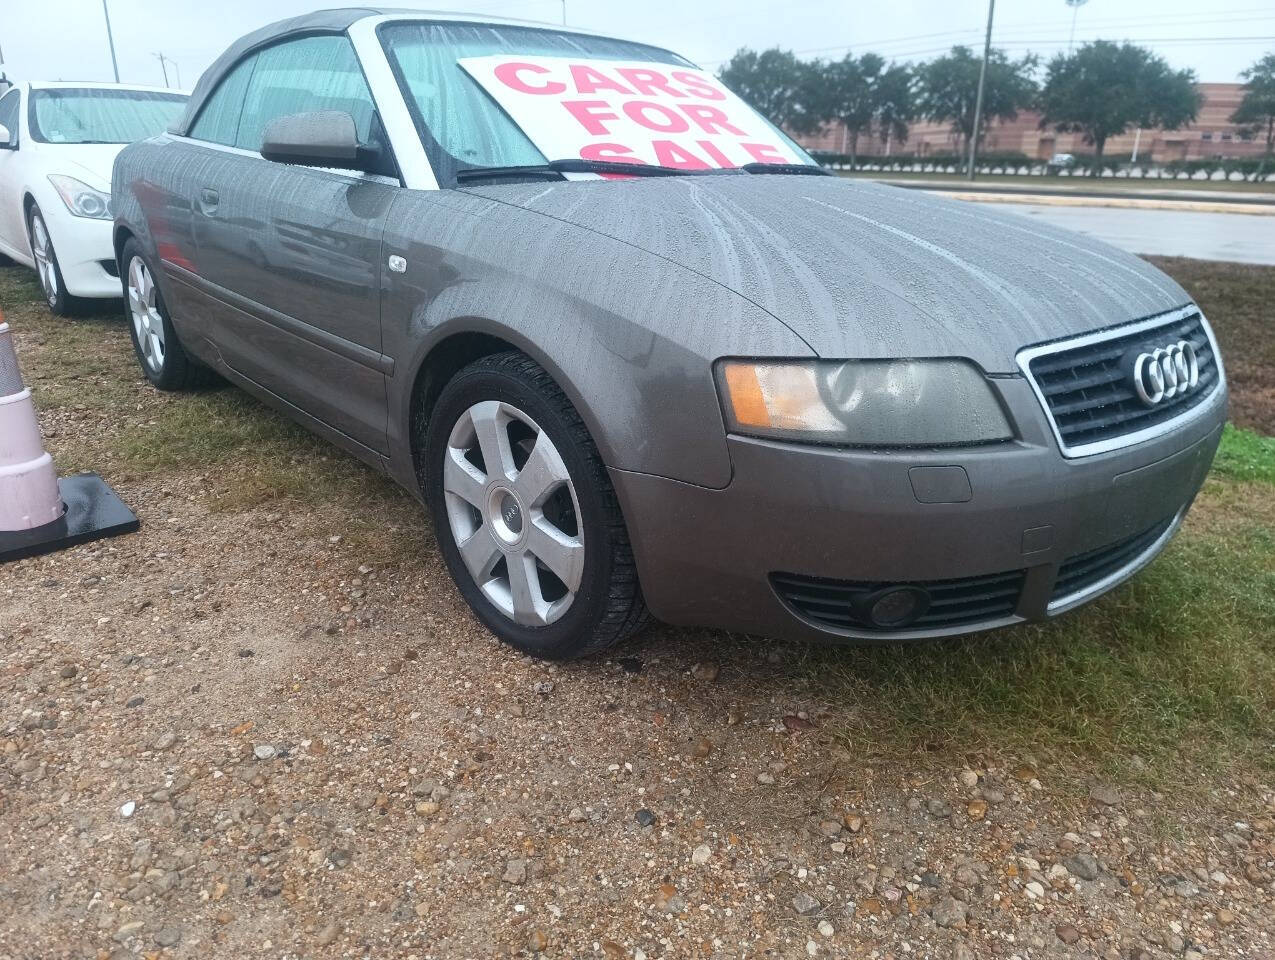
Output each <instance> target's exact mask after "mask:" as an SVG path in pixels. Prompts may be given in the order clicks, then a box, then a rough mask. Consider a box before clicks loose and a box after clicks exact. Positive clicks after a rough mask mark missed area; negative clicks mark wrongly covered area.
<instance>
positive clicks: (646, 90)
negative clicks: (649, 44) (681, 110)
mask: <svg viewBox="0 0 1275 960" xmlns="http://www.w3.org/2000/svg"><path fill="white" fill-rule="evenodd" d="M615 72H616V73H618V74H619V75H620V76H622V77H623V78H624V79H625V80H627V81H629V83H631V84H633V89H634V90H636V91H637V92H638V93H640V94H642V95H643V96H646V97H657V96H659V95H660V94H661V93H662V94H665V95H666V96H670V97H684V96H686V94H684V93H682V92H681V91H680V90H674V89H673V88H672V87H670V86H669V82H668V77H666V76H664V74H662V73H660V71H658V70H644V69H642V68H641V67H616V69H615ZM656 91H659V92H658V93H657V92H656Z"/></svg>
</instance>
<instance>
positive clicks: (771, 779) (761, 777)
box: [757, 770, 775, 787]
mask: <svg viewBox="0 0 1275 960" xmlns="http://www.w3.org/2000/svg"><path fill="white" fill-rule="evenodd" d="M757 782H758V783H760V784H761V785H762V786H763V787H770V786H773V785H774V783H775V775H774V774H773V773H767V772H766V771H764V770H763V771H762V772H761V773H759V774H757Z"/></svg>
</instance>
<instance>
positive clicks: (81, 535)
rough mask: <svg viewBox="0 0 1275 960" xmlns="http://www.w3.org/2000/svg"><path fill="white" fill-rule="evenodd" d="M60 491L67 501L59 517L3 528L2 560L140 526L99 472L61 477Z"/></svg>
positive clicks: (29, 555) (97, 538)
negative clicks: (38, 524) (35, 524)
mask: <svg viewBox="0 0 1275 960" xmlns="http://www.w3.org/2000/svg"><path fill="white" fill-rule="evenodd" d="M58 492H59V493H61V495H62V502H63V503H64V504H66V513H64V514H63V515H62V518H61V519H60V520H54V521H53V522H52V523H46V524H44V526H41V527H36V528H34V529H32V530H0V563H3V562H4V561H6V560H21V559H22V558H23V557H34V556H36V555H37V554H41V553H52V552H53V551H55V550H65V549H66V548H67V547H74V546H76V545H77V544H81V543H88V542H89V541H91V540H101V539H102V538H103V537H116V536H119V535H120V534H121V533H132V532H133V531H134V530H136V529H137V528H138V526H139V524H138V522H137V517H136V516H134V514H133V511H132V510H130V509H129V508H128V507H126V506H125V505H124V501H123V500H121V499H120V498H119V497H118V496H116V494H115V491H114V490H112V489H111V488H110V487H108V486H107V485H106V481H105V480H103V479H102V478H101V477H99V476H98V475H97V474H96V473H79V474H76V475H75V476H73V477H62V478H61V479H60V480H58Z"/></svg>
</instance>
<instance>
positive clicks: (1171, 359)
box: [1133, 340, 1200, 407]
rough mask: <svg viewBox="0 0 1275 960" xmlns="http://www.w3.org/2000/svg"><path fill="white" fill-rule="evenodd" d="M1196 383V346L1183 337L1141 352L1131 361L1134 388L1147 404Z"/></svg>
mask: <svg viewBox="0 0 1275 960" xmlns="http://www.w3.org/2000/svg"><path fill="white" fill-rule="evenodd" d="M1199 382H1200V363H1199V361H1198V360H1197V359H1196V357H1195V347H1193V346H1191V344H1190V343H1188V342H1187V341H1185V340H1179V341H1178V342H1177V343H1174V344H1170V345H1169V346H1167V347H1160V348H1159V349H1156V350H1152V351H1151V352H1150V353H1140V354H1138V357H1137V359H1136V360H1134V361H1133V389H1134V390H1135V391H1137V394H1138V398H1139V399H1140V400H1141V401H1142V402H1143V403H1145V404H1146V405H1147V406H1148V407H1154V406H1155V405H1156V404H1157V403H1160V402H1161V401H1163V400H1168V399H1170V398H1172V397H1177V396H1180V395H1182V394H1184V393H1187V392H1189V391H1191V390H1193V389H1195V385H1196V384H1198V383H1199Z"/></svg>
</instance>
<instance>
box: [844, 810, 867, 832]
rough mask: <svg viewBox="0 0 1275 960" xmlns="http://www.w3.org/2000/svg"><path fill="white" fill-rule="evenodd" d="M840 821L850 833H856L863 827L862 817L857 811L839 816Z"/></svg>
mask: <svg viewBox="0 0 1275 960" xmlns="http://www.w3.org/2000/svg"><path fill="white" fill-rule="evenodd" d="M841 823H842V824H843V825H844V826H845V828H846V829H847V830H849V831H850V832H851V833H858V832H859V831H860V830H862V829H863V817H861V816H860V815H859V814H857V813H847V814H846V815H845V816H843V817H842V818H841Z"/></svg>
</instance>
